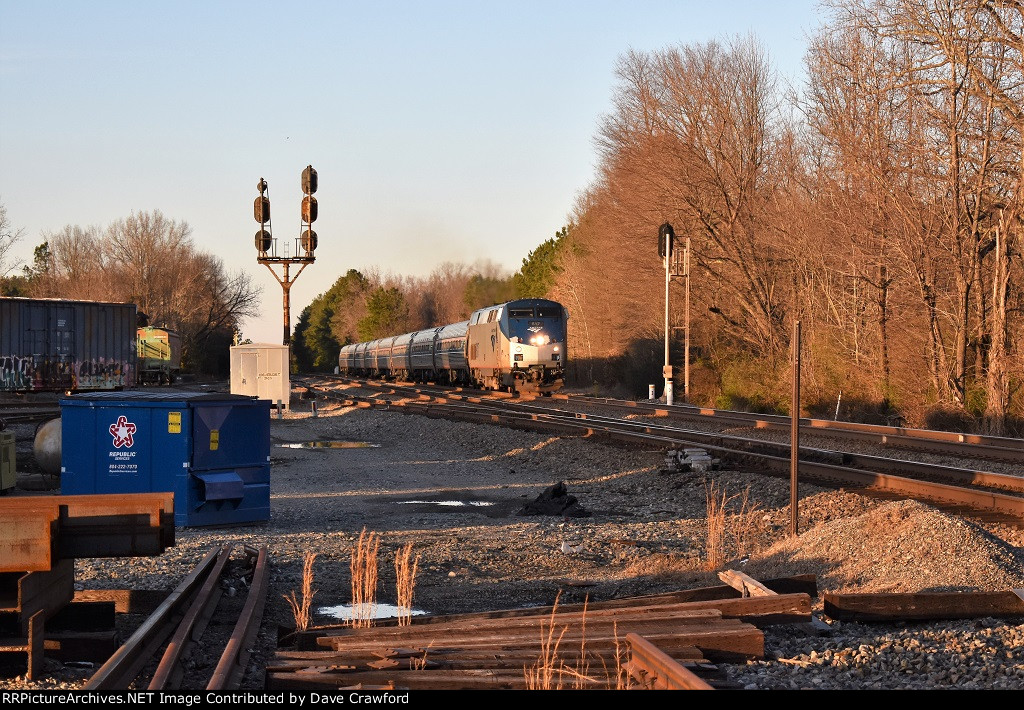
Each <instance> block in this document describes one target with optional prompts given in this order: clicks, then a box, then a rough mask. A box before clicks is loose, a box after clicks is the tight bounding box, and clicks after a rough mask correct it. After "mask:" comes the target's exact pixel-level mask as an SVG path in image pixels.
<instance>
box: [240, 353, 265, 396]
mask: <svg viewBox="0 0 1024 710" xmlns="http://www.w3.org/2000/svg"><path fill="white" fill-rule="evenodd" d="M239 355H240V356H241V357H240V358H239V363H238V364H239V367H240V368H241V371H242V383H241V384H242V392H241V393H245V394H253V395H254V394H258V393H259V372H260V368H259V353H258V352H251V353H245V352H243V353H239ZM241 393H239V394H241Z"/></svg>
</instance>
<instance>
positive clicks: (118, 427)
mask: <svg viewBox="0 0 1024 710" xmlns="http://www.w3.org/2000/svg"><path fill="white" fill-rule="evenodd" d="M135 431H136V427H135V425H134V424H132V423H131V422H130V421H128V417H118V418H117V423H116V424H111V425H110V435H111V436H112V437H114V448H115V449H119V448H121V447H122V446H123V447H124V448H126V449H130V448H132V444H134V443H135V441H134V440H133V439H132V434H134V433H135Z"/></svg>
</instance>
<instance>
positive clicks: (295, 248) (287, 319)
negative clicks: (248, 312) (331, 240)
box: [253, 165, 317, 345]
mask: <svg viewBox="0 0 1024 710" xmlns="http://www.w3.org/2000/svg"><path fill="white" fill-rule="evenodd" d="M316 188H317V175H316V170H314V169H313V166H312V165H307V166H306V169H305V170H303V171H302V192H303V195H304V196H303V198H302V209H301V217H300V218H301V223H300V226H299V236H298V237H295V238H294V239H292V240H291V241H292V242H294V244H289V243H288V241H287V240H282V241H283V242H284V243H283V249H282V251H283V252H284V253H283V254H279V253H278V244H277V242H278V240H277V239H275V238H274V237H273V236H271V227H270V188H269V187H268V186H267V182H266V180H264V179H263V178H260V181H259V182H258V183H257V184H256V189H257V190H259V191H260V196H259V197H257V198H256V201H255V202H254V203H253V215H254V216H255V218H256V221H257V222H259V223H260V230H259V231H258V232H256V251H257V257H256V261H257V263H260V264H263V265H264V266H266V267H267V268H268V269H269V270H270V273H272V274H273V275H274V278H275V279H277V282H278V283H279V284H281V291H282V296H283V299H284V338H283V343H284V344H285V345H291V341H292V326H291V322H292V321H291V296H290V292H291V288H292V284H293V283H295V280H296V279H297V278H299V274H301V273H302V271H303V269H305V268H306V267H307V266H309V265H310V264H312V263H313V262H314V261H316V257H315V256H314V255H313V252H314V251H315V250H316V246H317V239H316V232H314V231H313V229H312V225H313V222H315V221H316V217H317V205H316V198H315V197H313V193H314V192H316ZM292 264H301V266H300V267H299V270H298V271H297V272H296V274H295V276H294V277H290V276H289V273H288V271H289V267H290V266H291V265H292ZM277 265H280V266H281V271H282V273H281V275H280V276H278V274H277V272H276V271H274V267H275V266H277Z"/></svg>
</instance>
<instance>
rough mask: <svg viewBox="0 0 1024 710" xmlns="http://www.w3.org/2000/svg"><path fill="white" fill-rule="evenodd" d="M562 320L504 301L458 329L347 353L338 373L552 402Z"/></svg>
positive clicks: (561, 353)
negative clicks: (536, 396)
mask: <svg viewBox="0 0 1024 710" xmlns="http://www.w3.org/2000/svg"><path fill="white" fill-rule="evenodd" d="M568 320H569V312H568V311H567V310H566V309H565V307H564V306H562V305H561V304H560V303H558V302H556V301H551V300H547V299H543V298H523V299H519V300H515V301H508V302H507V303H500V304H497V305H493V306H487V307H486V308H480V309H478V310H476V311H473V313H472V315H470V317H469V320H465V321H461V322H459V323H451V324H448V325H442V326H438V327H435V328H428V329H426V330H418V331H414V332H411V333H403V334H401V335H393V336H389V337H386V338H379V339H377V340H372V341H368V342H362V343H353V344H350V345H345V346H344V347H342V349H341V352H340V353H339V355H338V372H339V373H341V374H345V375H353V376H362V377H378V378H383V379H402V380H411V381H414V382H435V383H440V384H450V385H466V386H472V387H477V388H480V389H489V390H503V391H507V392H530V393H537V394H541V395H550V394H551V393H553V392H556V391H558V390H559V389H561V387H562V385H563V383H564V379H565V363H566V326H567V323H568Z"/></svg>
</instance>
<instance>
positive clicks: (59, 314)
mask: <svg viewBox="0 0 1024 710" xmlns="http://www.w3.org/2000/svg"><path fill="white" fill-rule="evenodd" d="M137 310H138V309H137V308H136V307H135V304H134V303H100V302H95V301H68V300H62V299H49V298H44V299H36V298H0V391H5V392H36V391H57V392H75V391H87V390H116V389H123V388H129V387H134V386H135V378H136V362H137V354H136V320H137Z"/></svg>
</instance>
